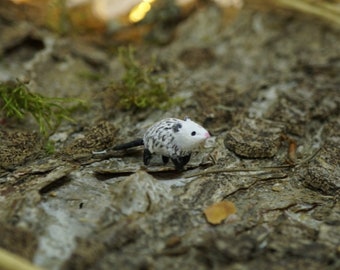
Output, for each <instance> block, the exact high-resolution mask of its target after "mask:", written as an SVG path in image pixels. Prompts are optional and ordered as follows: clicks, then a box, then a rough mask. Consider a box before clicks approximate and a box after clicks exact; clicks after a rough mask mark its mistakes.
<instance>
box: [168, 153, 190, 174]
mask: <svg viewBox="0 0 340 270" xmlns="http://www.w3.org/2000/svg"><path fill="white" fill-rule="evenodd" d="M190 157H191V155H190V154H189V155H187V156H183V157H177V158H172V159H171V161H172V162H173V164H174V165H175V168H176V170H178V171H183V169H184V166H185V165H186V164H187V163H188V162H189V160H190Z"/></svg>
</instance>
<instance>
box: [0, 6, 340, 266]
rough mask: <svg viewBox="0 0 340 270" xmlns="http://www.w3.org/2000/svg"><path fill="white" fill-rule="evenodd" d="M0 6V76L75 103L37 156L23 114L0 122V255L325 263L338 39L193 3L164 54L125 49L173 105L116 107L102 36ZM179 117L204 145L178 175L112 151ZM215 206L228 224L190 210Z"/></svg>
mask: <svg viewBox="0 0 340 270" xmlns="http://www.w3.org/2000/svg"><path fill="white" fill-rule="evenodd" d="M0 10H1V12H0V32H1V35H2V36H1V43H0V52H1V55H2V57H1V61H0V80H1V81H7V80H14V79H16V78H19V79H20V80H27V81H29V83H28V86H29V87H30V89H31V90H32V91H34V92H36V93H41V94H43V95H46V96H58V97H77V98H82V99H84V100H86V101H87V102H88V109H87V110H82V111H78V112H75V114H74V115H73V118H74V119H75V122H74V123H70V122H67V121H65V122H63V124H62V125H61V126H60V127H59V128H58V130H57V131H56V132H55V133H54V134H53V135H52V136H51V137H50V138H49V139H50V141H52V142H53V143H54V145H55V152H54V153H53V154H48V153H46V150H45V148H44V143H43V142H42V139H41V137H40V135H39V134H38V127H37V126H36V124H35V123H34V121H32V120H31V119H29V118H27V119H25V120H24V121H19V122H18V121H14V120H13V119H6V118H3V119H2V120H1V121H2V124H1V126H0V140H1V145H0V151H1V152H0V205H1V206H0V235H1V238H0V247H3V248H5V249H7V250H10V251H12V252H14V253H16V254H19V255H20V256H23V257H25V258H27V259H29V260H30V261H32V262H33V263H34V264H36V265H38V266H40V267H42V268H45V269H63V270H67V269H176V268H177V269H197V270H198V269H235V270H236V269H294V270H296V269H315V270H316V269H318V270H319V269H339V268H340V259H339V257H340V207H339V206H340V205H339V194H340V193H339V187H340V160H339V157H340V117H339V113H340V110H339V108H340V76H339V74H340V46H339V42H340V31H339V29H336V28H334V27H332V26H330V25H328V24H326V23H324V22H322V21H320V20H318V19H316V18H314V17H309V16H306V15H303V14H299V13H294V12H288V11H285V12H283V11H278V10H276V11H273V10H272V11H255V10H251V9H248V8H244V9H243V10H242V11H240V13H239V14H238V16H237V17H236V18H235V19H234V20H233V21H232V22H230V20H228V19H226V16H227V15H226V14H225V13H223V12H222V11H221V10H220V9H219V8H218V7H216V6H214V5H207V6H204V7H201V8H200V9H198V10H196V11H195V12H194V13H192V14H191V15H190V16H188V18H186V20H183V21H182V22H181V23H180V24H178V25H177V27H176V28H174V32H172V36H171V39H170V41H169V42H167V44H165V45H164V44H163V45H162V46H158V45H150V44H146V43H141V44H139V45H136V44H134V45H135V47H136V51H137V56H136V57H137V59H138V61H139V62H140V63H143V64H145V65H156V66H157V69H156V70H155V71H154V72H155V74H156V75H159V76H160V78H162V79H164V78H166V81H167V85H168V89H169V91H171V93H173V96H174V97H179V98H181V100H182V101H181V102H180V103H178V104H175V105H174V106H172V107H171V108H169V109H167V110H166V111H165V110H160V109H153V108H149V109H146V110H134V111H131V110H121V109H119V108H117V107H116V103H117V100H113V95H112V91H110V90H109V88H108V87H107V86H108V85H110V83H112V82H113V81H118V80H119V79H120V78H121V76H122V74H123V73H124V69H123V66H122V64H121V63H120V62H119V61H118V58H117V54H116V48H117V44H116V43H115V42H114V40H112V39H111V37H110V36H109V35H107V36H106V38H105V39H103V38H101V41H100V42H98V40H94V39H90V38H88V37H60V36H58V35H56V34H53V33H51V32H49V31H47V30H46V29H44V28H42V27H38V26H36V25H34V24H31V23H29V22H27V21H25V20H16V21H14V18H13V17H11V16H10V14H11V13H10V12H7V10H6V11H4V7H3V6H2V8H1V9H0ZM11 18H12V20H11ZM92 75H96V76H92ZM185 116H189V117H190V118H191V119H192V120H194V121H196V122H198V123H201V124H202V125H203V126H204V127H205V128H207V129H208V130H209V131H210V132H211V134H212V135H213V137H212V138H211V139H209V140H207V142H206V143H205V145H204V147H202V149H201V150H200V151H199V152H198V153H197V154H195V155H194V156H193V158H192V159H191V161H190V162H189V164H188V165H187V166H186V169H185V171H184V172H176V171H175V170H174V168H173V166H172V165H171V164H169V165H167V166H163V165H162V162H161V160H160V159H159V158H157V157H155V158H154V159H153V160H152V162H151V165H150V166H148V167H145V166H143V164H142V149H141V148H136V149H131V150H129V151H113V150H112V147H113V146H114V145H116V144H118V143H121V142H126V141H128V140H130V139H134V138H135V137H139V136H141V135H142V134H143V131H145V129H146V128H147V127H148V126H150V125H151V124H152V123H154V122H155V121H158V120H160V119H162V118H165V117H178V118H183V117H185ZM103 150H106V152H100V151H103ZM221 201H228V202H231V203H232V204H233V205H234V206H235V208H236V213H234V214H231V215H229V216H228V217H227V216H225V218H222V221H221V223H220V224H216V225H213V224H211V223H210V222H209V220H208V219H207V216H206V215H205V214H204V210H205V209H206V208H207V207H208V206H211V205H214V204H215V203H218V202H221Z"/></svg>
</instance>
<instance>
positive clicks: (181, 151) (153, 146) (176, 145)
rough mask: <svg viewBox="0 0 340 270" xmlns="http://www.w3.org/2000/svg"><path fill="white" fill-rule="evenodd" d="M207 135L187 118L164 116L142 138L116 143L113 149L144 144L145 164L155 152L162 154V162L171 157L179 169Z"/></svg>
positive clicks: (200, 127)
mask: <svg viewBox="0 0 340 270" xmlns="http://www.w3.org/2000/svg"><path fill="white" fill-rule="evenodd" d="M209 137H210V134H209V132H208V131H207V130H206V129H204V128H203V127H202V126H200V125H199V124H197V123H195V122H193V121H191V120H190V119H189V118H185V119H184V120H180V119H176V118H166V119H163V120H161V121H159V122H157V123H155V124H154V125H152V126H151V127H150V128H148V130H147V131H146V132H145V134H144V137H143V138H140V139H137V140H134V141H132V142H129V143H126V144H122V145H117V146H116V147H114V150H123V149H127V148H130V147H134V146H138V145H144V155H143V160H144V164H145V165H148V164H149V163H150V160H151V157H152V155H153V154H157V155H161V156H162V159H163V162H164V164H166V163H167V162H168V161H169V159H171V161H172V162H173V163H174V165H175V167H176V169H177V170H179V171H181V170H183V168H184V165H186V164H187V163H188V162H189V160H190V156H191V153H192V151H193V150H194V149H195V148H197V147H198V146H199V145H200V144H202V143H203V142H204V141H205V140H206V139H207V138H209Z"/></svg>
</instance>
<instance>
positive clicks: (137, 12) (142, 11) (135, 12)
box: [129, 0, 155, 23]
mask: <svg viewBox="0 0 340 270" xmlns="http://www.w3.org/2000/svg"><path fill="white" fill-rule="evenodd" d="M154 1H155V0H143V1H142V2H141V3H139V4H138V5H137V6H135V7H134V8H133V9H132V10H131V12H130V14H129V20H130V22H132V23H136V22H139V21H140V20H142V19H143V18H144V17H145V15H146V14H147V13H148V12H149V10H150V9H151V4H152V3H153V2H154Z"/></svg>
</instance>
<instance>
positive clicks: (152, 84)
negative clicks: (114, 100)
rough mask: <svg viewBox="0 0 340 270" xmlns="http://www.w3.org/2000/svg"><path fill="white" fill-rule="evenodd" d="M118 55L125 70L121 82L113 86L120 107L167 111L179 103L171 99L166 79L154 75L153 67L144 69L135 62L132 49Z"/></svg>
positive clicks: (121, 49) (121, 50)
mask: <svg viewBox="0 0 340 270" xmlns="http://www.w3.org/2000/svg"><path fill="white" fill-rule="evenodd" d="M118 55H119V59H120V61H121V63H122V64H123V66H124V68H125V74H124V75H123V78H122V80H121V81H120V82H118V83H114V84H113V85H112V87H113V90H114V91H115V94H116V96H117V97H118V99H119V101H118V105H119V107H120V108H122V109H145V108H150V107H151V108H158V109H166V108H168V107H170V106H171V105H173V104H174V103H177V102H178V99H174V98H171V97H170V95H169V92H168V89H167V86H166V79H165V78H164V77H162V76H160V75H159V74H156V75H154V74H152V71H153V68H152V67H144V66H142V65H141V64H140V63H138V62H137V61H136V60H135V57H134V50H133V49H132V48H131V47H128V48H125V47H123V48H119V50H118Z"/></svg>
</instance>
